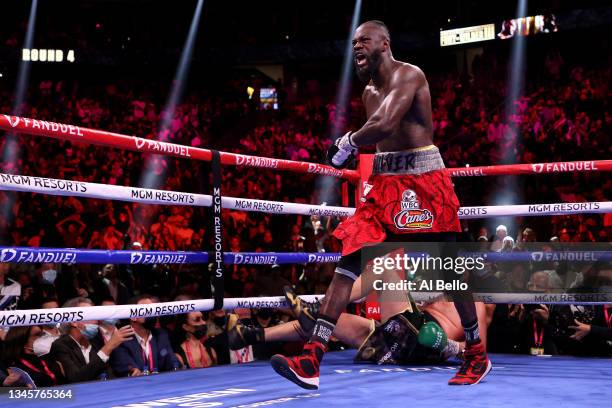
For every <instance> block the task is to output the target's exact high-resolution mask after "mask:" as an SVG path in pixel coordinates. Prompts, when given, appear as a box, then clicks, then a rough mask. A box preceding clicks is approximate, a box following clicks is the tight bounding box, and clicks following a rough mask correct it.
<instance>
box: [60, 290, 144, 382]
mask: <svg viewBox="0 0 612 408" xmlns="http://www.w3.org/2000/svg"><path fill="white" fill-rule="evenodd" d="M90 306H93V302H92V301H91V300H90V299H88V298H74V299H70V300H69V301H67V302H66V303H65V304H64V307H90ZM62 331H63V332H64V333H65V334H64V335H62V336H61V337H60V338H59V339H57V340H55V341H54V342H53V344H52V345H51V352H50V356H51V357H52V358H53V359H55V360H57V361H58V362H60V363H61V364H62V366H63V367H64V370H65V372H66V378H67V380H68V382H77V381H92V380H95V379H98V378H100V377H101V376H102V375H103V374H107V375H108V371H109V368H110V366H109V358H110V355H111V354H112V353H113V351H114V350H115V349H117V347H119V345H120V344H122V343H124V342H126V341H128V340H130V339H131V338H132V337H133V336H134V331H133V330H132V329H131V327H129V326H125V327H122V328H121V329H119V330H117V331H115V332H114V333H113V335H112V336H111V338H110V340H109V341H108V342H106V344H105V343H104V341H103V340H102V337H101V336H100V330H99V326H98V322H97V321H83V322H72V323H68V324H66V325H64V326H63V327H62Z"/></svg>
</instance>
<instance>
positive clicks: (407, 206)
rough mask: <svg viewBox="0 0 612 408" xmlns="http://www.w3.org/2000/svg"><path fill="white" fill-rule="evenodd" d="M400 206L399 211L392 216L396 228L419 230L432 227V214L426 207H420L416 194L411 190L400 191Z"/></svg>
mask: <svg viewBox="0 0 612 408" xmlns="http://www.w3.org/2000/svg"><path fill="white" fill-rule="evenodd" d="M400 206H401V211H400V212H398V213H397V214H395V217H393V222H394V223H395V226H396V227H397V228H398V229H403V230H419V229H428V228H431V227H432V225H433V221H434V217H433V214H432V213H431V211H429V210H428V209H426V208H421V205H420V203H419V199H418V197H417V194H416V193H415V192H414V191H413V190H405V191H404V192H403V193H402V201H401V203H400Z"/></svg>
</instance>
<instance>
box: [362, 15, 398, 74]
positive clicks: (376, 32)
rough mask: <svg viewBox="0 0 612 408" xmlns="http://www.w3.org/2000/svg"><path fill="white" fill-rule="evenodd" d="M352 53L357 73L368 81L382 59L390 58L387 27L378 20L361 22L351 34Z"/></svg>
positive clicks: (389, 39)
mask: <svg viewBox="0 0 612 408" xmlns="http://www.w3.org/2000/svg"><path fill="white" fill-rule="evenodd" d="M353 55H354V62H355V68H356V69H357V75H358V76H359V78H361V79H362V80H364V81H369V80H370V78H371V77H372V75H373V74H374V73H375V72H376V70H377V69H378V67H380V64H381V63H382V61H383V58H392V55H391V37H390V35H389V29H388V28H387V26H386V25H385V23H383V22H382V21H379V20H370V21H366V22H365V23H362V24H361V25H360V26H359V27H357V29H356V30H355V33H354V34H353Z"/></svg>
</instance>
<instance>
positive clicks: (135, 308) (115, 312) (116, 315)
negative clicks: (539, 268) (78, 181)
mask: <svg viewBox="0 0 612 408" xmlns="http://www.w3.org/2000/svg"><path fill="white" fill-rule="evenodd" d="M411 295H412V298H413V299H414V300H415V301H417V302H427V301H435V300H437V299H439V298H440V296H441V295H442V293H441V292H411ZM322 297H323V295H306V296H300V298H302V299H304V300H306V301H309V302H313V301H316V300H318V299H321V298H322ZM474 300H476V301H480V302H485V303H504V304H505V303H510V304H527V303H533V304H564V305H567V304H572V305H599V304H608V303H612V293H475V294H474ZM213 305H214V300H213V299H199V300H184V301H179V302H164V303H151V304H141V305H115V306H91V307H67V308H53V309H31V310H12V311H0V327H12V326H32V325H39V324H55V323H68V322H80V321H90V320H104V319H129V318H136V317H150V316H168V315H175V314H181V313H189V312H194V311H198V310H199V311H207V310H212V309H213ZM288 307H289V305H288V304H287V302H286V301H285V298H284V297H282V296H272V297H253V298H227V299H225V300H224V302H223V309H225V310H233V309H240V308H246V309H250V308H253V309H259V308H288Z"/></svg>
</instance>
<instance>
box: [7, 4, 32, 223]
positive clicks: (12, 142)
mask: <svg viewBox="0 0 612 408" xmlns="http://www.w3.org/2000/svg"><path fill="white" fill-rule="evenodd" d="M37 10H38V0H32V5H31V7H30V16H29V18H28V31H27V32H26V37H25V40H24V42H23V48H28V49H30V48H32V43H33V39H34V26H35V25H36V11H37ZM29 81H30V62H29V61H20V62H19V72H18V73H17V86H16V88H15V102H14V103H13V115H17V116H19V115H21V114H22V113H23V112H22V111H21V110H22V108H23V103H24V102H25V98H26V95H27V87H28V82H29ZM19 154H20V152H19V145H18V144H17V141H16V138H15V134H14V133H9V134H7V135H6V139H5V142H4V151H3V152H2V161H3V162H4V163H5V168H4V169H5V170H7V169H10V171H11V172H12V171H15V167H16V166H17V163H18V162H19ZM13 200H14V196H13V195H9V196H8V198H7V199H6V200H5V201H4V205H3V206H2V208H1V209H0V214H1V215H2V217H3V218H4V219H5V220H6V221H7V223H8V224H10V222H11V220H12V212H11V208H12V207H13Z"/></svg>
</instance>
